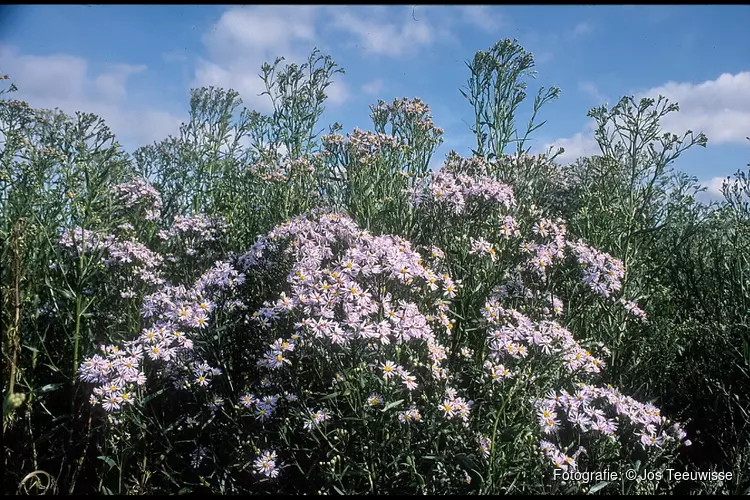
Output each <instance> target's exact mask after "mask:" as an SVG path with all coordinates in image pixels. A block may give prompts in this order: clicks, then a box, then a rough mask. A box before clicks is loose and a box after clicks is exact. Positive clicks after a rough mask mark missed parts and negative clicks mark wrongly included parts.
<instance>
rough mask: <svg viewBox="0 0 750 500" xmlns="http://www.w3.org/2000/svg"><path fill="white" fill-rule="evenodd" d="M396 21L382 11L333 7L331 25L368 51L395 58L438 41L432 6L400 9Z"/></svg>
mask: <svg viewBox="0 0 750 500" xmlns="http://www.w3.org/2000/svg"><path fill="white" fill-rule="evenodd" d="M398 12H399V14H398V15H397V16H395V18H396V19H397V20H396V21H393V17H391V18H390V20H386V18H385V17H384V16H383V15H382V13H378V11H369V12H367V11H364V10H362V9H360V8H356V9H354V8H331V9H330V10H329V14H330V16H331V26H332V27H333V28H335V29H336V30H338V31H342V32H345V33H347V34H349V35H350V36H353V37H354V39H355V40H356V42H355V45H356V46H357V47H360V48H361V49H362V50H363V51H364V52H365V53H369V54H375V55H382V56H387V57H393V58H403V57H406V56H410V55H414V54H416V53H417V52H418V51H419V49H421V48H423V47H426V46H429V45H431V44H433V43H435V42H436V41H437V36H436V34H435V27H434V26H433V22H432V21H431V18H430V15H429V9H424V8H421V9H419V13H418V14H416V12H415V11H414V9H413V8H412V7H408V8H404V9H399V11H398Z"/></svg>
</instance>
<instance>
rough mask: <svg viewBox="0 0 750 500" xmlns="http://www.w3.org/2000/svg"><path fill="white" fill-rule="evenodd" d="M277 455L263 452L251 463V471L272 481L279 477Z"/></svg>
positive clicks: (272, 452)
mask: <svg viewBox="0 0 750 500" xmlns="http://www.w3.org/2000/svg"><path fill="white" fill-rule="evenodd" d="M277 459H278V455H277V454H276V452H275V451H264V452H263V453H262V454H261V455H260V456H259V457H258V458H256V459H255V461H254V462H253V469H254V470H255V472H256V473H257V474H261V475H263V476H266V477H269V478H271V479H274V478H276V477H278V475H279V466H278V465H277V464H276V460H277Z"/></svg>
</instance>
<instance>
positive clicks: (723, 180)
mask: <svg viewBox="0 0 750 500" xmlns="http://www.w3.org/2000/svg"><path fill="white" fill-rule="evenodd" d="M700 184H701V185H703V186H704V187H705V188H706V190H705V191H704V192H702V193H700V194H699V195H698V196H696V198H697V199H698V200H700V201H702V202H704V203H708V202H711V201H723V200H724V193H723V192H722V189H723V187H724V184H728V185H729V186H730V187H733V186H735V185H736V186H739V187H740V190H741V191H740V192H743V190H744V188H745V184H743V183H742V182H741V181H740V180H739V179H738V178H736V177H713V178H711V179H708V180H706V181H701V183H700ZM744 199H747V198H746V197H744Z"/></svg>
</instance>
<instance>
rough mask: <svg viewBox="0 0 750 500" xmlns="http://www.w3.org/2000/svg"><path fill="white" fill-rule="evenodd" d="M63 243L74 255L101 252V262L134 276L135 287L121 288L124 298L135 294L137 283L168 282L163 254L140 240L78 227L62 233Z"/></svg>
mask: <svg viewBox="0 0 750 500" xmlns="http://www.w3.org/2000/svg"><path fill="white" fill-rule="evenodd" d="M59 245H60V246H61V247H63V248H65V249H66V250H68V251H69V252H70V253H71V255H72V256H78V255H80V254H82V253H83V254H87V255H90V254H96V253H99V252H100V255H99V262H100V263H102V264H104V265H105V266H107V267H117V268H121V269H127V270H128V271H129V277H130V278H133V279H134V280H135V282H136V283H131V284H130V286H131V288H129V289H124V290H122V291H121V296H122V297H123V298H126V297H133V296H135V292H134V291H133V290H132V288H133V287H134V286H135V285H136V284H137V283H142V284H146V285H154V286H160V285H163V284H164V283H165V281H164V279H163V278H162V277H161V272H160V268H161V265H162V263H163V260H164V259H163V257H162V256H161V255H159V254H158V253H156V252H153V251H152V250H150V249H149V248H148V247H146V246H145V245H143V244H142V243H140V242H137V241H132V240H120V239H118V238H117V237H116V236H115V235H112V234H102V233H100V232H97V231H90V230H87V229H83V228H81V227H76V228H73V229H72V230H69V231H66V232H64V233H63V234H62V236H61V237H60V240H59ZM126 277H128V276H126Z"/></svg>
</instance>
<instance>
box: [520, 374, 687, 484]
mask: <svg viewBox="0 0 750 500" xmlns="http://www.w3.org/2000/svg"><path fill="white" fill-rule="evenodd" d="M535 407H536V410H537V416H538V419H539V426H540V428H541V430H542V432H543V433H544V434H545V435H547V436H559V435H560V433H561V432H562V430H563V425H564V424H563V422H565V424H567V425H566V427H567V428H569V429H572V430H575V431H577V432H578V433H579V434H581V435H592V436H594V437H602V438H604V439H608V440H610V441H611V442H613V443H615V442H618V441H619V439H620V438H619V436H618V433H619V434H620V435H622V436H625V437H626V436H627V435H631V436H633V438H635V440H637V441H638V442H639V443H640V445H641V446H642V447H643V448H644V449H649V448H652V447H656V448H661V447H664V446H665V445H667V444H669V443H673V444H678V443H682V444H683V445H685V446H690V444H691V443H690V441H689V440H686V439H685V437H686V435H687V434H686V433H685V431H684V430H683V429H682V427H681V426H680V424H679V423H675V424H672V425H666V419H665V418H664V417H663V416H662V415H661V412H660V410H659V409H658V408H656V407H655V406H653V405H652V404H649V403H641V402H639V401H636V400H635V399H633V398H631V397H630V396H625V395H623V394H621V393H620V391H618V390H617V389H615V388H613V387H611V386H609V387H595V386H592V385H587V384H579V385H578V389H577V390H576V391H575V392H573V393H572V394H571V393H568V392H567V391H565V390H561V391H550V394H548V396H547V397H546V398H544V399H541V400H539V401H536V402H535ZM541 448H542V450H543V451H544V452H545V454H546V456H547V457H548V458H549V459H550V460H551V461H552V463H553V464H554V466H555V467H558V468H561V469H564V470H565V469H566V468H569V469H571V470H573V469H575V468H576V466H577V465H576V462H575V459H576V457H577V455H574V456H573V457H570V458H567V456H566V455H565V454H564V453H562V451H560V449H559V448H558V447H557V446H556V445H554V444H552V443H551V442H549V441H545V440H542V441H541Z"/></svg>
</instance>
